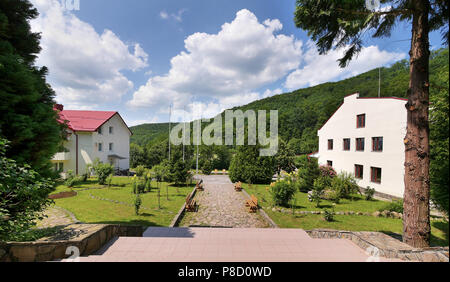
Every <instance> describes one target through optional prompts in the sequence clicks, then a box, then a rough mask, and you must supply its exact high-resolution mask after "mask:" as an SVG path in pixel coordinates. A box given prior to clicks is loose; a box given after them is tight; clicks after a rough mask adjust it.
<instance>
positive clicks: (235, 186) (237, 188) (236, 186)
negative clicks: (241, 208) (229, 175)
mask: <svg viewBox="0 0 450 282" xmlns="http://www.w3.org/2000/svg"><path fill="white" fill-rule="evenodd" d="M234 190H236V191H238V192H240V191H242V183H241V182H240V181H239V182H238V183H235V184H234Z"/></svg>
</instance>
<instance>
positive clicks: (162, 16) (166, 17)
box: [159, 11, 169, 19]
mask: <svg viewBox="0 0 450 282" xmlns="http://www.w3.org/2000/svg"><path fill="white" fill-rule="evenodd" d="M159 16H160V17H161V19H168V18H169V14H167V12H165V11H161V13H159Z"/></svg>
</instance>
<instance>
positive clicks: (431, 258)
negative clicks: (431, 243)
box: [422, 252, 441, 262]
mask: <svg viewBox="0 0 450 282" xmlns="http://www.w3.org/2000/svg"><path fill="white" fill-rule="evenodd" d="M422 259H423V261H424V262H440V261H441V260H440V258H439V257H438V256H437V255H436V254H435V253H434V252H424V253H423V254H422Z"/></svg>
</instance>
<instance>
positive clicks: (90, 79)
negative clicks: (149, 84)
mask: <svg viewBox="0 0 450 282" xmlns="http://www.w3.org/2000/svg"><path fill="white" fill-rule="evenodd" d="M32 2H33V4H34V5H35V6H36V7H37V8H38V11H39V13H40V16H39V18H37V19H36V20H33V21H32V22H31V27H32V30H33V31H35V32H41V36H42V39H41V47H42V52H41V53H40V55H39V58H38V61H37V63H38V64H39V65H45V66H47V67H48V68H49V81H50V83H51V84H52V86H53V88H54V90H55V91H56V93H57V101H58V102H60V103H63V104H65V105H67V106H68V107H83V106H84V107H85V106H86V105H90V106H96V105H98V104H101V103H103V102H105V103H106V102H111V101H117V100H120V99H121V97H122V96H123V95H124V94H125V93H126V92H128V91H130V90H131V89H132V88H133V83H132V82H131V81H130V80H128V79H127V78H126V77H125V76H124V75H123V74H122V73H121V71H123V70H131V71H136V70H139V69H142V68H144V67H146V66H147V60H148V55H147V53H145V51H144V50H143V49H142V47H141V46H140V45H139V44H126V43H124V42H123V41H121V40H120V38H119V37H118V36H117V35H116V34H114V32H112V31H111V30H107V29H106V30H104V31H103V33H101V34H99V33H97V32H96V31H95V29H94V28H93V27H92V26H91V25H90V24H88V23H86V22H83V21H81V20H80V19H79V18H77V17H76V16H75V15H74V14H72V13H71V12H68V11H64V10H63V8H62V7H61V5H60V2H59V1H56V0H34V1H32Z"/></svg>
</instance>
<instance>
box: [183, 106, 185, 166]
mask: <svg viewBox="0 0 450 282" xmlns="http://www.w3.org/2000/svg"><path fill="white" fill-rule="evenodd" d="M185 135H186V106H184V107H183V162H184V145H185V138H186V136H185Z"/></svg>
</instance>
